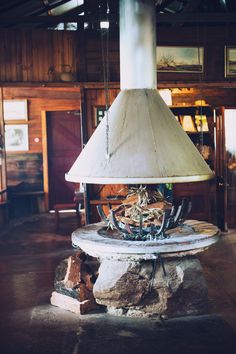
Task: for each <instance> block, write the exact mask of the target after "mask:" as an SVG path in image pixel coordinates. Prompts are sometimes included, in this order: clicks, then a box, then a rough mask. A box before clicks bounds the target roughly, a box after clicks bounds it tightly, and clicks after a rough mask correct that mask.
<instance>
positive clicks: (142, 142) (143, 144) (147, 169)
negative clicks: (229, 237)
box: [66, 0, 213, 184]
mask: <svg viewBox="0 0 236 354" xmlns="http://www.w3.org/2000/svg"><path fill="white" fill-rule="evenodd" d="M154 3H155V1H154V0H120V66H121V92H120V93H119V95H118V96H117V98H116V99H115V101H114V102H113V104H112V105H111V107H110V109H109V114H108V125H107V119H106V118H104V119H103V120H102V122H101V123H100V124H99V126H98V127H97V129H96V130H95V132H94V134H93V135H92V137H91V138H90V140H89V141H88V143H87V144H86V146H85V148H84V149H83V151H82V152H81V154H80V155H79V157H78V158H77V160H76V161H75V163H74V165H73V166H72V167H71V169H70V171H69V172H68V174H67V175H66V180H67V181H71V182H84V183H98V184H115V183H119V184H123V183H124V184H148V183H177V182H194V181H203V180H207V179H210V178H212V177H213V173H212V171H211V170H210V168H209V166H208V165H207V163H206V162H205V161H204V159H203V158H202V156H201V155H200V153H199V152H198V150H197V149H196V147H195V146H194V144H193V143H192V141H191V140H190V138H189V137H188V135H187V134H186V133H185V132H184V130H183V129H182V127H181V126H180V124H179V123H178V122H177V120H176V118H175V116H174V115H173V113H172V112H171V111H170V109H169V108H168V107H167V105H166V104H165V103H164V101H163V99H162V98H161V96H160V95H159V93H158V91H157V90H156V36H155V27H156V25H155V4H154ZM107 128H109V129H107ZM107 150H108V151H107ZM107 152H108V154H107Z"/></svg>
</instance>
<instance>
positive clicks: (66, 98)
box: [3, 87, 81, 190]
mask: <svg viewBox="0 0 236 354" xmlns="http://www.w3.org/2000/svg"><path fill="white" fill-rule="evenodd" d="M3 98H4V99H14V98H15V99H22V98H26V99H27V103H28V122H27V124H28V128H29V151H28V152H17V153H12V152H8V153H7V176H8V184H15V183H18V182H21V181H24V183H25V185H27V188H28V185H29V184H34V185H35V186H36V187H35V188H37V189H40V188H39V187H40V186H41V190H42V185H43V182H42V149H43V147H42V140H43V135H44V134H45V132H44V131H42V122H41V114H42V111H56V110H61V111H63V110H66V111H67V110H68V111H69V110H80V105H81V100H80V88H78V87H76V88H68V89H67V88H65V87H64V88H63V87H60V88H48V87H35V89H34V90H33V89H32V88H29V87H25V88H23V87H7V88H4V89H3ZM36 138H37V139H36ZM40 161H41V165H40ZM28 168H29V174H28V173H27V169H28ZM32 168H33V169H32ZM34 168H35V170H34ZM37 168H38V171H36V170H37ZM33 175H35V178H36V180H34V177H32V176H33Z"/></svg>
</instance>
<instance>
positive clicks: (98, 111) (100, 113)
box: [94, 106, 106, 127]
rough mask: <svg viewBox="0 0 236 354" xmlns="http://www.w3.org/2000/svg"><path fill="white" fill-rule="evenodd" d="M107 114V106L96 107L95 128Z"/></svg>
mask: <svg viewBox="0 0 236 354" xmlns="http://www.w3.org/2000/svg"><path fill="white" fill-rule="evenodd" d="M105 114H106V106H96V107H95V114H94V126H95V127H97V126H98V124H99V123H100V122H101V120H102V118H103V117H104V116H105Z"/></svg>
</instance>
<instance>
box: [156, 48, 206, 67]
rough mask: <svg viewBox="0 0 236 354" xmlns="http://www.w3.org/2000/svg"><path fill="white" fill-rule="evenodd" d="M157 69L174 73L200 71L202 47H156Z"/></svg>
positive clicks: (202, 60) (202, 65)
mask: <svg viewBox="0 0 236 354" xmlns="http://www.w3.org/2000/svg"><path fill="white" fill-rule="evenodd" d="M156 51H157V71H159V72H176V73H202V72H203V67H204V48H203V47H172V46H170V47H169V46H168V47H167V46H163V47H159V46H158V47H157V49H156Z"/></svg>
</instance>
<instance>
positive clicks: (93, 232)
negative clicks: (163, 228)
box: [72, 220, 220, 261]
mask: <svg viewBox="0 0 236 354" xmlns="http://www.w3.org/2000/svg"><path fill="white" fill-rule="evenodd" d="M105 228H106V227H105V226H104V223H103V222H100V223H96V224H90V225H87V226H85V227H83V228H80V229H77V230H76V231H74V232H73V234H72V244H73V245H74V246H75V247H80V248H81V249H82V250H83V251H84V252H86V253H87V254H89V255H90V256H93V257H97V258H99V259H101V260H102V259H116V260H136V261H141V260H148V259H155V258H156V255H157V254H161V255H162V256H163V257H165V256H166V257H167V256H168V257H171V256H172V257H182V256H185V255H193V254H196V253H199V252H202V251H204V250H206V249H207V248H208V247H209V246H211V245H212V244H214V243H216V242H217V241H218V240H219V238H220V231H219V229H218V228H217V227H216V226H215V225H213V224H210V223H207V222H204V221H196V220H187V221H185V223H184V227H178V228H175V229H172V230H169V231H168V238H165V239H159V240H156V241H126V240H123V239H122V236H121V234H120V235H119V233H118V232H117V233H116V232H114V233H112V232H111V233H110V236H109V233H108V234H107V235H104V234H105V233H102V232H100V233H99V230H101V231H102V230H104V229H105Z"/></svg>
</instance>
